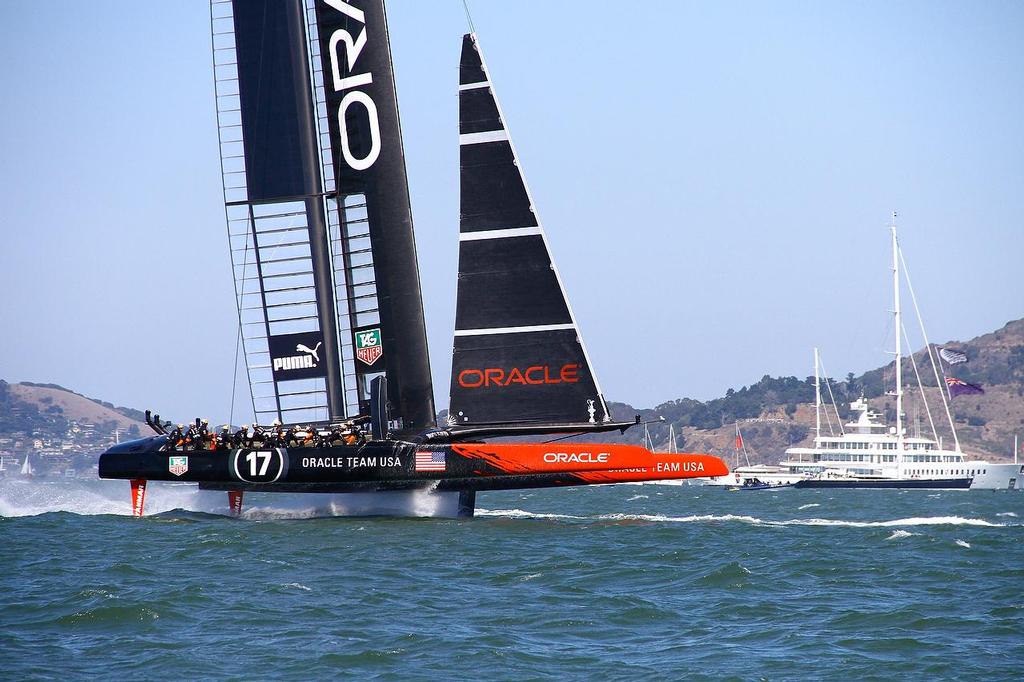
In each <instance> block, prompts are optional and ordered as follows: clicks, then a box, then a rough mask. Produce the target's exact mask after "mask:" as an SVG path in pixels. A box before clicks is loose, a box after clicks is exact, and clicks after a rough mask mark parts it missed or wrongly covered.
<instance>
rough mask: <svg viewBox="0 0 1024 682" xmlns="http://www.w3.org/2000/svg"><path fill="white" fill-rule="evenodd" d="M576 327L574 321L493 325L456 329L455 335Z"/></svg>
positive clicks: (557, 329) (544, 330)
mask: <svg viewBox="0 0 1024 682" xmlns="http://www.w3.org/2000/svg"><path fill="white" fill-rule="evenodd" d="M563 329H576V325H575V324H573V323H572V322H569V323H567V324H535V325H532V326H527V327H492V328H491V329H456V330H455V336H486V335H487V334H522V333H524V332H554V331H562V330H563Z"/></svg>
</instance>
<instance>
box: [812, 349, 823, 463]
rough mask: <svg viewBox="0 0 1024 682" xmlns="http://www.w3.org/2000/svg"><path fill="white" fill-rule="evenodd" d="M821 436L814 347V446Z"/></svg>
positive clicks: (819, 398)
mask: <svg viewBox="0 0 1024 682" xmlns="http://www.w3.org/2000/svg"><path fill="white" fill-rule="evenodd" d="M819 438H821V382H820V379H819V378H818V349H817V348H815V349H814V446H815V447H817V446H818V439H819Z"/></svg>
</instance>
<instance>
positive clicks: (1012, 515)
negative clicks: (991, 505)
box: [996, 512, 1017, 518]
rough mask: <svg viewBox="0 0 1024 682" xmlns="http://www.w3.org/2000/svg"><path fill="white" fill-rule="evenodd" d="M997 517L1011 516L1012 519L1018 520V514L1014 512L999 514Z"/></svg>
mask: <svg viewBox="0 0 1024 682" xmlns="http://www.w3.org/2000/svg"><path fill="white" fill-rule="evenodd" d="M996 516H1009V517H1011V518H1017V514H1016V513H1014V512H999V513H998V514H996Z"/></svg>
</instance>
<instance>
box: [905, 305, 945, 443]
mask: <svg viewBox="0 0 1024 682" xmlns="http://www.w3.org/2000/svg"><path fill="white" fill-rule="evenodd" d="M900 326H901V327H903V325H900ZM903 340H904V341H906V342H907V348H913V346H911V345H910V336H909V335H908V334H907V328H906V327H903ZM910 364H911V365H913V367H914V376H916V377H917V387H918V389H920V391H921V402H923V403H924V411H925V414H927V415H928V424H929V425H930V426H931V427H932V436H934V437H935V440H938V439H939V432H938V431H936V430H935V420H934V419H932V410H931V408H930V407H928V396H927V395H926V394H925V392H924V382H922V381H921V373H920V372H919V371H918V370H917V360H916V359H915V358H914V352H913V351H911V352H910ZM939 390H942V387H941V386H940V387H939Z"/></svg>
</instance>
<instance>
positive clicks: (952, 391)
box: [946, 377, 985, 398]
mask: <svg viewBox="0 0 1024 682" xmlns="http://www.w3.org/2000/svg"><path fill="white" fill-rule="evenodd" d="M946 385H947V386H948V387H949V397H950V398H955V397H957V396H958V395H977V394H981V393H984V392H985V389H983V388H982V387H981V386H978V385H977V384H969V383H967V382H966V381H963V380H961V379H957V378H956V377H946Z"/></svg>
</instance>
